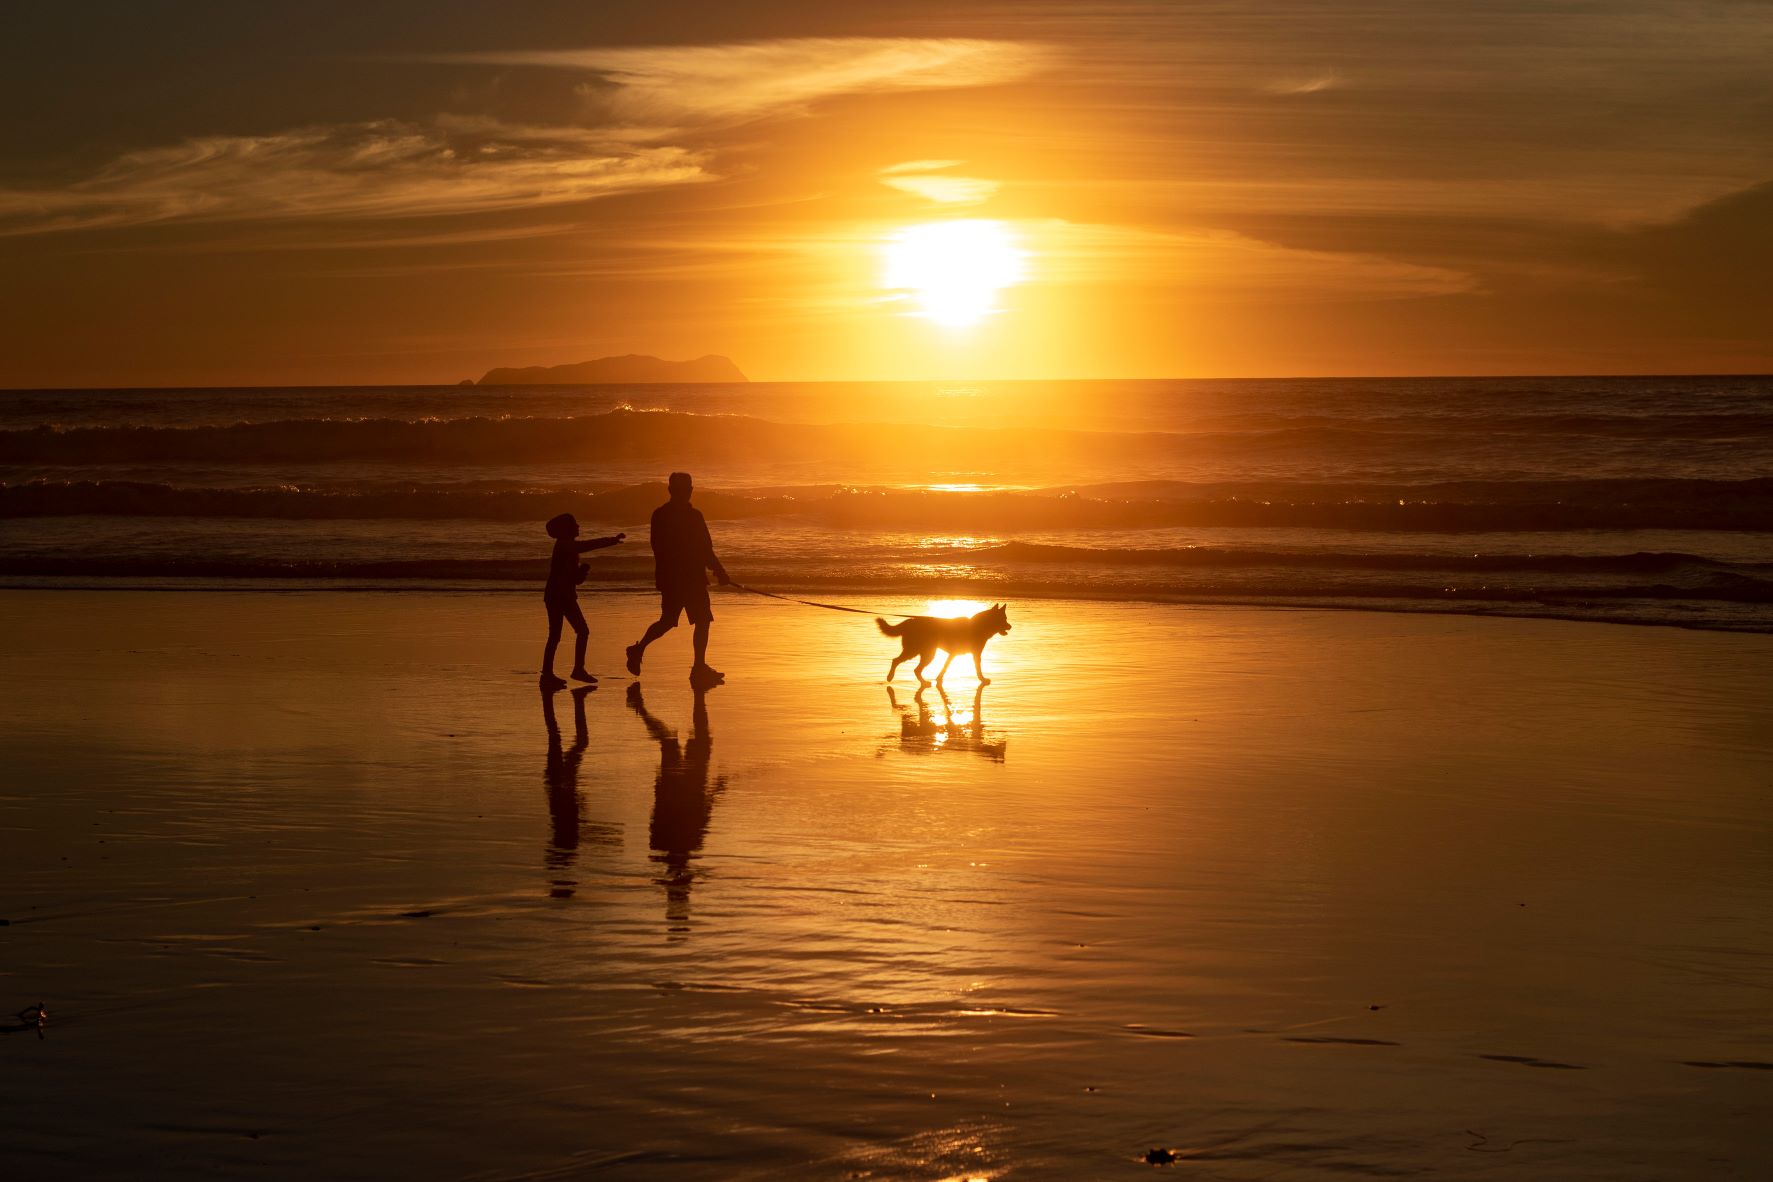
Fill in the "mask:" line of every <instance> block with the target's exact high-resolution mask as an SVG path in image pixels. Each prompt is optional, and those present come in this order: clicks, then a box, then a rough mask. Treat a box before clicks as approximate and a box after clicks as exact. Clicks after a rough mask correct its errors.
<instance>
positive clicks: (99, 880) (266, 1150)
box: [0, 592, 1773, 1180]
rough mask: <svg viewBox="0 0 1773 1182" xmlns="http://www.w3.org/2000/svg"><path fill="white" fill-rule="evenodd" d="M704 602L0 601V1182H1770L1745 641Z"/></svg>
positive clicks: (1750, 691) (1290, 616)
mask: <svg viewBox="0 0 1773 1182" xmlns="http://www.w3.org/2000/svg"><path fill="white" fill-rule="evenodd" d="M587 606H588V608H589V609H590V614H591V616H592V618H593V627H594V644H593V650H592V651H593V654H594V664H595V666H596V667H597V668H598V669H599V670H600V671H602V672H605V673H611V674H619V669H618V668H617V666H616V660H617V656H618V654H619V650H620V644H621V643H622V642H623V641H624V640H626V639H627V638H628V637H629V636H631V635H632V634H633V633H635V632H637V631H638V629H639V627H640V625H641V623H642V622H643V620H644V616H645V613H646V611H647V607H648V604H647V602H646V601H645V600H643V599H641V598H639V597H628V596H604V597H596V598H593V599H591V600H589V601H588V604H587ZM901 606H904V607H907V608H911V607H918V606H921V605H917V604H905V605H901ZM718 610H719V611H720V614H721V619H720V621H719V624H718V629H719V631H718V633H717V637H716V643H717V648H716V656H717V663H719V664H721V665H723V666H724V667H725V668H726V669H727V670H728V672H729V674H730V675H731V684H729V685H727V686H725V687H723V688H720V689H718V690H716V691H714V692H713V693H711V694H709V695H708V696H707V698H706V701H705V703H704V707H705V716H706V728H705V730H701V731H698V730H697V728H696V725H695V724H696V717H697V715H696V707H695V702H694V700H693V698H692V695H691V693H690V691H689V689H688V687H687V684H686V683H685V680H684V677H683V674H684V671H685V668H686V666H687V663H688V657H687V637H686V636H684V635H682V634H678V635H675V636H673V637H671V638H669V639H668V640H667V641H665V642H664V643H663V644H662V645H661V646H660V649H659V651H658V654H657V657H656V659H655V660H654V662H653V663H652V665H651V667H649V669H648V670H647V675H646V677H645V678H644V679H643V683H642V684H643V685H644V687H645V695H644V698H642V699H641V700H640V701H638V702H636V701H633V700H631V699H630V697H629V696H628V695H627V692H626V691H627V689H628V687H627V683H626V680H625V679H622V678H619V677H613V678H611V679H609V680H608V681H606V683H605V684H604V685H603V686H602V687H601V688H599V689H598V690H596V691H595V692H593V693H591V694H589V695H588V696H586V697H585V698H584V699H583V701H582V703H581V704H582V706H583V711H584V714H583V717H584V728H585V730H584V735H585V743H584V745H583V747H582V748H580V747H579V745H578V743H577V741H576V737H575V735H576V724H575V701H574V698H573V696H572V695H570V694H566V693H562V694H559V695H557V696H555V697H554V699H553V723H554V725H556V726H557V729H558V733H559V745H558V747H553V746H552V745H551V742H550V736H549V729H548V728H549V725H550V722H549V719H548V717H547V715H546V712H545V710H544V706H543V700H542V698H541V696H540V695H539V694H538V692H537V689H536V687H535V684H534V670H533V662H534V658H535V651H534V650H535V649H536V647H537V644H538V642H539V628H540V625H541V606H540V604H539V602H535V601H532V600H531V599H530V598H529V597H521V598H520V597H514V596H509V595H473V594H466V595H448V594H433V593H416V592H415V593H404V594H352V593H337V592H334V593H315V594H253V593H195V592H192V593H149V592H115V593H102V592H100V593H77V592H54V593H43V592H5V593H0V634H3V635H4V636H5V638H6V651H5V652H4V655H3V656H0V662H3V664H0V670H3V672H4V678H3V680H0V695H3V700H0V710H3V715H0V716H3V717H4V719H5V725H4V730H3V732H0V769H3V772H0V777H3V778H0V866H3V867H4V871H3V876H0V917H3V918H5V919H7V920H9V921H10V922H9V924H8V925H7V926H5V927H3V928H0V1015H4V1016H0V1025H8V1026H22V1025H27V1024H25V1023H17V1022H15V1021H14V1019H12V1018H11V1017H10V1015H11V1013H12V1011H13V1010H15V1009H17V1008H18V1007H21V1006H25V1005H26V1004H27V1003H35V1002H37V1001H39V1000H42V1001H43V1002H44V1003H45V1004H46V1005H47V1008H48V1012H49V1018H50V1024H49V1026H48V1028H47V1029H46V1031H45V1032H44V1037H42V1038H41V1039H40V1038H39V1037H38V1035H37V1033H36V1031H35V1030H34V1029H29V1028H27V1029H16V1030H13V1031H12V1032H10V1033H8V1034H6V1035H5V1036H3V1037H0V1111H3V1112H4V1113H5V1123H4V1130H5V1131H4V1135H3V1137H0V1176H4V1177H7V1178H20V1179H24V1178H75V1177H78V1178H104V1177H117V1178H126V1177H127V1178H134V1177H148V1176H160V1177H178V1178H290V1179H332V1178H348V1179H357V1178H363V1179H369V1178H375V1179H385V1178H393V1177H410V1178H424V1179H446V1178H474V1179H481V1178H488V1179H490V1178H576V1177H582V1176H590V1177H597V1178H669V1179H679V1178H692V1179H749V1178H809V1179H846V1178H870V1179H898V1178H906V1179H930V1180H934V1179H962V1178H979V1179H1010V1178H1013V1179H1023V1178H1039V1179H1049V1178H1050V1179H1088V1178H1120V1177H1138V1176H1145V1175H1146V1174H1149V1173H1150V1172H1151V1171H1152V1167H1150V1166H1147V1165H1145V1164H1144V1163H1143V1162H1142V1161H1141V1160H1140V1159H1141V1157H1142V1155H1143V1154H1145V1153H1146V1151H1147V1150H1150V1149H1152V1148H1154V1147H1163V1148H1166V1149H1171V1150H1174V1151H1175V1152H1176V1153H1177V1154H1179V1155H1181V1157H1183V1158H1184V1159H1186V1160H1183V1161H1181V1162H1178V1163H1177V1164H1176V1165H1174V1166H1171V1167H1168V1169H1169V1171H1172V1172H1174V1173H1175V1174H1176V1176H1178V1177H1182V1176H1188V1177H1199V1178H1214V1179H1246V1178H1247V1179H1259V1178H1260V1179H1273V1178H1318V1177H1322V1178H1345V1177H1348V1176H1356V1177H1360V1176H1381V1177H1402V1176H1420V1177H1434V1178H1467V1177H1472V1178H1477V1177H1482V1178H1508V1179H1513V1178H1525V1179H1547V1178H1592V1179H1607V1180H1617V1179H1639V1178H1641V1179H1652V1178H1655V1179H1668V1178H1694V1179H1700V1178H1705V1179H1711V1178H1763V1177H1767V1176H1769V1175H1770V1174H1773V1143H1770V1142H1769V1140H1768V1138H1767V1136H1766V1117H1767V1113H1768V1111H1769V1101H1770V1100H1773V1070H1770V1069H1769V1068H1770V1067H1773V1006H1770V1004H1769V1003H1770V1001H1773V993H1770V987H1773V973H1770V972H1769V970H1770V969H1773V923H1770V922H1769V916H1770V915H1773V843H1770V842H1769V834H1770V830H1773V826H1770V824H1769V816H1770V810H1769V803H1768V801H1769V784H1773V638H1767V637H1758V636H1725V635H1710V634H1703V633H1692V632H1681V631H1675V630H1660V629H1633V628H1620V627H1608V626H1602V625H1581V624H1566V623H1554V622H1528V621H1503V620H1468V619H1458V618H1447V617H1410V616H1374V615H1360V614H1349V613H1313V612H1286V611H1253V610H1250V611H1247V610H1211V609H1192V610H1191V609H1186V608H1173V607H1172V608H1158V607H1150V606H1138V605H1116V604H1101V603H1065V602H1040V603H1030V604H1024V605H1013V606H1012V609H1011V617H1012V620H1013V621H1014V622H1015V625H1016V629H1015V631H1014V632H1013V633H1012V634H1011V635H1010V636H1009V637H1007V638H1004V639H1003V640H1002V641H1000V642H998V644H997V646H996V647H995V648H994V649H993V650H992V652H991V653H990V655H989V656H988V658H987V672H990V673H993V674H994V675H995V676H996V678H997V680H996V682H995V684H993V685H992V686H991V687H990V688H989V689H987V690H986V691H985V692H984V694H983V696H982V697H979V698H976V697H975V695H974V688H975V687H974V683H973V681H972V678H971V676H970V668H969V669H968V673H967V675H965V676H957V677H955V678H954V679H952V684H951V685H950V701H949V703H947V704H944V703H943V702H942V700H941V699H940V698H938V697H937V696H935V695H934V694H929V695H926V696H925V698H924V700H923V703H922V704H921V706H920V705H919V703H917V702H916V701H914V700H913V699H912V697H911V693H910V689H911V687H910V684H909V682H908V680H905V679H903V678H902V680H901V683H900V690H899V694H898V697H897V700H896V702H895V701H892V700H889V698H888V695H887V693H886V691H885V690H884V689H883V688H882V687H881V686H880V685H879V684H878V681H877V679H878V678H879V676H880V675H881V674H882V673H883V672H884V670H885V666H886V661H887V658H888V656H889V655H890V652H891V649H890V647H889V645H888V643H887V642H885V641H884V640H883V639H882V638H881V637H880V636H878V635H877V634H875V632H874V630H873V626H872V624H870V623H869V622H868V621H867V620H866V619H864V618H863V617H860V616H846V615H839V614H837V613H832V612H819V611H813V610H810V609H807V608H802V607H795V606H791V605H787V604H781V603H775V602H770V601H763V600H755V599H752V600H740V601H733V600H727V599H722V600H720V601H719V604H718ZM960 668H961V666H960V665H959V664H958V663H957V665H956V669H957V671H958V670H959V669H960Z"/></svg>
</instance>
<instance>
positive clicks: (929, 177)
mask: <svg viewBox="0 0 1773 1182" xmlns="http://www.w3.org/2000/svg"><path fill="white" fill-rule="evenodd" d="M965 163H966V161H964V160H907V161H906V162H904V163H903V164H894V165H892V166H890V167H888V168H883V169H881V170H880V183H881V184H883V185H885V186H887V187H888V188H889V189H897V190H899V191H900V192H901V193H910V194H912V195H913V196H915V197H922V198H924V199H925V200H926V201H934V202H936V203H937V204H939V205H979V204H981V203H983V202H986V201H989V200H991V198H992V197H994V196H996V195H997V190H998V189H999V188H1000V187H1001V186H1000V185H999V184H998V182H996V181H991V180H986V179H984V178H983V177H976V176H950V175H948V174H947V173H946V172H944V171H943V170H945V169H949V168H956V167H959V166H960V165H962V164H965Z"/></svg>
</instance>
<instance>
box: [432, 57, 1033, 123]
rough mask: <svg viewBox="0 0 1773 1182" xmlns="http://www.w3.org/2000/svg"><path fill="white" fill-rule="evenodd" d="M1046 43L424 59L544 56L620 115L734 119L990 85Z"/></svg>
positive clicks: (507, 62) (1019, 68)
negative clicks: (862, 98)
mask: <svg viewBox="0 0 1773 1182" xmlns="http://www.w3.org/2000/svg"><path fill="white" fill-rule="evenodd" d="M1049 57H1050V55H1049V51H1048V50H1047V49H1046V48H1045V47H1043V46H1040V45H1037V44H1033V43H1031V42H1021V41H989V40H981V39H968V38H920V37H795V38H785V39H779V40H772V41H746V42H737V43H733V44H725V45H669V46H631V47H625V48H614V49H563V50H527V51H523V50H519V51H498V52H484V53H459V54H444V55H440V56H433V57H430V58H428V59H427V60H431V61H442V62H454V63H471V64H482V65H503V66H541V67H550V68H555V69H565V70H577V71H581V72H583V73H587V74H594V75H596V76H597V77H598V78H599V79H600V80H601V84H600V85H595V86H589V87H586V88H584V90H583V93H584V94H585V95H586V96H587V97H588V98H590V99H591V100H592V101H593V102H594V103H595V104H596V105H598V106H600V107H601V108H602V109H603V111H604V112H605V113H606V114H607V115H609V116H610V117H612V118H613V119H614V120H616V121H617V122H620V123H627V124H640V125H644V124H649V123H656V122H666V123H690V124H709V123H735V122H743V121H746V120H750V119H755V118H759V117H761V116H764V115H773V114H783V113H789V112H793V111H797V110H799V109H802V108H804V107H806V106H807V105H809V104H811V103H813V102H815V101H817V100H819V99H824V98H831V97H834V96H837V95H846V94H869V93H876V92H881V91H892V90H938V89H951V88H955V87H968V86H995V85H999V84H1002V83H1006V82H1014V81H1016V80H1018V79H1020V78H1024V77H1026V76H1028V75H1030V74H1032V73H1034V72H1036V71H1038V70H1039V69H1041V68H1043V67H1044V66H1045V65H1046V64H1047V62H1048V60H1049Z"/></svg>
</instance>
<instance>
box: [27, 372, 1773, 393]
mask: <svg viewBox="0 0 1773 1182" xmlns="http://www.w3.org/2000/svg"><path fill="white" fill-rule="evenodd" d="M1601 378H1606V379H1617V378H1641V379H1645V378H1667V379H1690V378H1773V373H1768V372H1755V371H1738V370H1715V371H1711V370H1703V371H1688V372H1657V373H1646V372H1596V373H1395V374H1386V373H1376V374H1269V375H1263V376H1251V375H1247V374H1246V375H1243V376H1238V377H1215V376H1192V377H1160V376H1140V377H1089V378H1078V377H1069V378H785V379H762V380H756V379H753V380H746V381H743V382H517V383H512V384H508V385H499V386H482V385H480V384H479V383H478V382H459V381H458V382H297V383H265V384H262V385H260V384H240V385H220V384H217V385H206V384H202V383H194V382H175V383H168V384H165V385H152V386H0V394H41V393H51V392H54V393H69V394H77V393H82V392H87V391H107V392H110V393H118V394H123V393H135V392H138V391H142V392H145V391H152V390H460V389H464V388H467V389H477V390H537V389H544V390H545V389H594V388H599V387H606V386H610V387H616V386H619V387H635V386H674V387H684V386H820V385H831V386H836V385H845V386H910V385H931V384H957V385H958V384H967V383H979V382H990V383H994V384H999V385H1025V384H1026V385H1031V384H1034V383H1040V382H1072V383H1078V384H1083V383H1096V382H1437V381H1521V380H1527V379H1532V380H1536V381H1544V380H1551V381H1574V380H1583V379H1601Z"/></svg>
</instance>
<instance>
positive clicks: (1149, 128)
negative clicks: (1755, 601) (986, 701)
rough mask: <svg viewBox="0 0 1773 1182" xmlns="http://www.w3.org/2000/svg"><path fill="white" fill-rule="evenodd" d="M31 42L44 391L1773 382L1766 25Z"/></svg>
mask: <svg viewBox="0 0 1773 1182" xmlns="http://www.w3.org/2000/svg"><path fill="white" fill-rule="evenodd" d="M175 9H176V12H177V13H178V15H179V20H177V21H173V20H170V19H168V17H169V14H170V13H172V12H174V11H175ZM327 14H332V15H331V16H328V15H327ZM333 17H336V18H337V19H333ZM14 25H15V27H14V28H12V29H11V30H10V31H9V40H10V42H11V48H12V49H13V54H12V55H11V56H12V58H13V61H12V62H11V64H10V66H9V70H8V71H6V72H4V79H3V81H0V87H5V88H9V92H8V93H7V94H6V96H5V97H7V98H8V99H10V100H11V108H10V109H14V110H38V111H43V112H46V114H45V115H44V117H42V118H40V119H32V120H14V121H11V123H10V124H9V126H8V127H7V128H6V129H5V132H4V135H3V138H0V274H3V275H4V279H0V284H4V290H5V293H6V296H7V302H8V308H9V315H8V316H7V317H5V318H4V320H3V322H0V334H3V335H0V384H4V385H10V386H22V385H34V384H44V385H81V384H169V383H187V382H188V383H215V384H231V383H303V382H354V381H363V382H447V381H454V380H457V379H459V378H463V377H471V376H477V375H478V374H479V373H480V372H482V371H484V370H485V369H487V368H490V367H491V366H494V365H529V364H553V363H560V362H568V361H576V360H583V359H585V358H588V357H593V356H598V355H604V354H611V353H625V352H645V353H655V354H659V355H661V356H666V357H687V356H695V355H699V354H702V353H708V352H719V353H725V354H728V355H730V356H732V357H733V358H734V359H735V360H736V361H737V362H738V363H739V364H740V366H741V367H742V368H743V369H745V370H746V371H747V372H748V373H750V374H751V376H752V377H753V378H757V379H817V378H826V377H830V378H958V379H970V378H984V377H1022V378H1030V377H1091V376H1194V375H1200V376H1205V375H1289V374H1302V375H1310V374H1336V373H1366V374H1378V373H1496V372H1512V373H1521V372H1566V373H1567V372H1645V371H1650V372H1675V371H1707V370H1719V371H1756V370H1759V371H1765V370H1769V369H1773V344H1770V343H1769V334H1768V333H1766V331H1765V325H1766V324H1767V323H1769V322H1773V295H1769V294H1768V287H1767V285H1766V284H1765V283H1764V281H1763V279H1762V278H1761V277H1763V276H1764V274H1765V272H1766V267H1767V264H1768V263H1769V262H1773V243H1770V241H1769V238H1770V235H1769V231H1768V229H1767V227H1768V226H1769V225H1773V137H1770V136H1769V135H1768V134H1767V132H1768V125H1767V118H1768V115H1767V87H1768V83H1767V77H1766V68H1765V67H1766V61H1767V53H1768V50H1769V47H1770V46H1773V10H1769V9H1768V8H1767V7H1766V6H1763V5H1753V4H1742V3H1737V2H1733V0H1684V2H1683V3H1680V4H1674V3H1670V2H1666V0H1620V2H1618V3H1613V4H1607V5H1597V4H1592V3H1580V2H1577V0H1556V2H1552V0H1548V2H1545V3H1536V4H1521V5H1508V6H1497V5H1495V4H1492V3H1480V2H1479V0H1420V2H1418V0H1375V3H1373V4H1369V5H1365V6H1363V7H1362V8H1361V9H1359V10H1358V11H1356V10H1349V9H1346V8H1345V7H1344V6H1339V5H1328V4H1323V3H1318V2H1315V0H1277V2H1275V3H1269V4H1243V3H1235V2H1231V0H1227V2H1224V3H1211V4H1148V5H1140V4H1132V5H1115V6H1112V7H1110V6H1089V5H1082V6H1079V5H1074V4H1044V3H1032V4H1028V3H1023V4H1014V5H1008V4H954V3H942V4H936V3H883V4H879V5H860V6H853V8H838V9H833V8H832V7H831V6H828V5H814V4H811V3H758V4H748V5H741V6H733V5H724V6H715V5H700V4H675V5H674V4H665V5H659V6H645V8H644V10H641V11H624V10H615V9H610V10H607V11H606V10H604V9H603V8H583V9H575V10H573V11H572V12H570V13H569V12H567V11H566V9H564V8H562V6H559V5H549V4H523V3H518V4H511V5H500V6H486V7H485V8H484V9H483V10H482V9H478V8H476V7H475V6H468V7H467V8H465V9H463V10H459V11H458V10H456V9H451V10H449V11H448V12H446V13H439V11H438V10H436V9H435V8H434V7H432V6H427V5H421V4H417V3H414V2H409V0H389V2H388V3H386V4H383V5H377V6H375V9H374V11H373V13H371V12H364V11H362V9H361V7H358V8H351V9H349V10H347V7H346V6H340V5H333V4H327V3H317V4H304V5H297V4H293V3H289V4H283V3H273V2H267V3H265V4H263V5H255V6H250V7H246V8H243V7H240V6H232V5H221V4H205V3H192V4H184V5H178V6H168V5H162V4H156V3H152V2H149V3H144V4H141V5H134V6H122V7H120V8H119V9H118V11H117V13H116V14H115V17H114V19H113V20H111V21H110V22H108V23H106V22H99V23H96V24H95V23H93V22H88V21H84V20H82V18H80V17H79V16H78V15H77V14H61V13H58V12H57V11H53V10H51V9H50V8H48V7H46V8H45V9H44V10H42V11H37V12H33V13H31V14H29V15H27V16H21V17H19V19H18V20H17V21H15V22H14ZM76 26H78V27H76ZM192 30H197V31H199V32H201V34H202V35H201V36H196V35H192V34H191V31H192ZM945 225H946V226H951V227H961V226H970V227H974V229H972V230H967V231H964V232H963V231H961V230H958V229H951V230H936V229H929V228H926V227H938V226H945ZM984 227H994V229H990V230H987V229H984ZM944 235H949V236H951V237H948V238H944V237H943V236H944ZM907 313H911V314H909V315H908V314H907Z"/></svg>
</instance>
